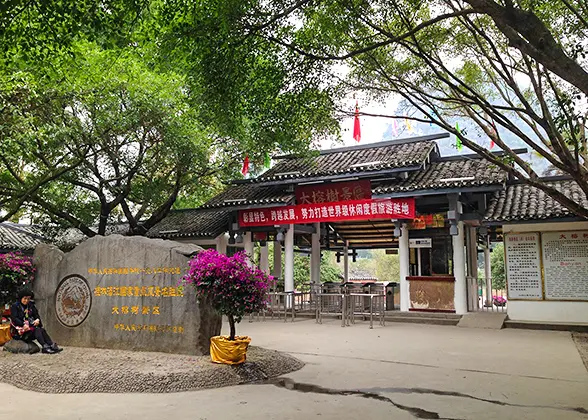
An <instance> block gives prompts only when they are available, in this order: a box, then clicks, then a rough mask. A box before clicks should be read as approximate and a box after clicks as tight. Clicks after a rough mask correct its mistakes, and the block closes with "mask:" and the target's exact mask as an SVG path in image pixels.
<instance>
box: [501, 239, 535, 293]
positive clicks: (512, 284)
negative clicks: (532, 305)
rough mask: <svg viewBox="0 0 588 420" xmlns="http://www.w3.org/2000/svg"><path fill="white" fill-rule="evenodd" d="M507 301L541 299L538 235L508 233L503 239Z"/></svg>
mask: <svg viewBox="0 0 588 420" xmlns="http://www.w3.org/2000/svg"><path fill="white" fill-rule="evenodd" d="M504 249H505V251H506V280H507V292H508V298H509V299H520V300H524V299H528V300H537V299H543V284H542V281H541V280H542V279H541V253H540V246H539V233H535V232H530V233H509V234H507V235H505V238H504Z"/></svg>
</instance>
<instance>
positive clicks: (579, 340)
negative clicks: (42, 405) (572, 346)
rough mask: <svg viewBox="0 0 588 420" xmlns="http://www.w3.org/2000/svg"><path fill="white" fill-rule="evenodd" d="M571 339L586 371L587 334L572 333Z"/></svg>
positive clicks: (587, 363) (587, 360) (587, 355)
mask: <svg viewBox="0 0 588 420" xmlns="http://www.w3.org/2000/svg"><path fill="white" fill-rule="evenodd" d="M572 338H573V339H574V343H576V348H577V349H578V353H580V357H581V358H582V361H583V362H584V366H586V370H588V333H578V332H573V333H572Z"/></svg>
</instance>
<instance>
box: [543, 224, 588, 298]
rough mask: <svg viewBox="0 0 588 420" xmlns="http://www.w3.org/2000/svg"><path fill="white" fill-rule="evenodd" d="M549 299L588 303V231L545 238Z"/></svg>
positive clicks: (545, 265) (544, 257) (544, 253)
mask: <svg viewBox="0 0 588 420" xmlns="http://www.w3.org/2000/svg"><path fill="white" fill-rule="evenodd" d="M541 239H542V247H543V267H544V270H545V299H548V300H586V301H588V231H571V232H545V233H543V234H542V235H541Z"/></svg>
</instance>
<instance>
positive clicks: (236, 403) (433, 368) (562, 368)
mask: <svg viewBox="0 0 588 420" xmlns="http://www.w3.org/2000/svg"><path fill="white" fill-rule="evenodd" d="M237 331H238V333H239V334H247V335H250V336H251V337H252V338H253V344H254V345H260V346H264V347H268V348H272V349H277V350H283V351H287V352H290V353H292V354H294V355H295V356H297V357H298V358H300V359H302V360H303V361H305V362H306V363H307V365H306V366H305V367H304V368H303V369H302V370H300V371H298V372H295V373H292V374H290V375H288V376H287V378H283V379H281V380H278V381H274V382H273V383H270V384H260V385H247V386H238V387H231V388H224V389H215V390H207V391H199V392H190V393H179V394H165V395H158V394H155V395H154V394H124V395H120V394H75V395H45V394H35V393H31V392H26V391H21V390H18V389H16V388H14V387H10V386H8V385H4V384H0V401H2V402H1V403H0V419H4V418H12V417H14V416H16V415H21V414H24V413H27V412H28V413H30V414H31V415H38V414H39V410H42V412H43V413H46V414H45V415H44V416H42V418H44V419H68V420H69V419H72V420H73V419H89V420H98V419H100V420H108V419H121V420H122V419H125V420H129V419H147V420H151V419H153V420H155V419H157V420H167V419H172V418H174V419H175V418H186V419H196V420H199V419H206V420H211V419H231V420H232V419H238V420H249V419H251V420H254V419H255V420H257V419H309V418H319V419H338V420H339V419H362V420H363V419H394V420H396V419H398V420H403V419H415V418H422V419H476V420H477V419H501V420H505V419H513V420H514V419H517V420H519V419H533V420H536V419H546V420H547V419H558V420H560V419H561V420H565V419H588V373H587V371H586V369H585V367H584V365H583V364H582V361H581V359H580V356H579V355H578V352H577V350H576V348H575V346H574V344H573V342H572V340H571V337H570V334H568V333H563V332H551V331H525V330H509V329H506V330H477V329H468V328H456V327H444V326H428V325H413V324H397V323H393V324H388V325H387V326H386V327H379V326H378V327H374V329H373V330H370V329H368V326H367V325H366V324H365V323H357V324H356V325H354V326H352V327H349V328H341V326H340V324H339V323H338V322H337V321H335V320H325V323H324V324H322V325H317V324H315V323H314V321H312V320H305V321H296V322H294V323H290V322H288V323H283V322H281V321H266V322H255V323H247V322H246V321H245V322H244V323H242V324H241V325H240V326H239V328H238V330H237ZM66 351H67V350H66ZM48 357H49V356H48ZM15 375H18V372H15ZM32 405H34V407H35V408H33V407H32ZM28 407H31V408H30V409H29V408H28Z"/></svg>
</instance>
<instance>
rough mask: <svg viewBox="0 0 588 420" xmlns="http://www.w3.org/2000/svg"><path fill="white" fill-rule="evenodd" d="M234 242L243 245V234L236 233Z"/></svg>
mask: <svg viewBox="0 0 588 420" xmlns="http://www.w3.org/2000/svg"><path fill="white" fill-rule="evenodd" d="M235 242H236V243H238V244H242V243H243V234H242V233H241V232H239V233H237V237H236V238H235Z"/></svg>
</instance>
